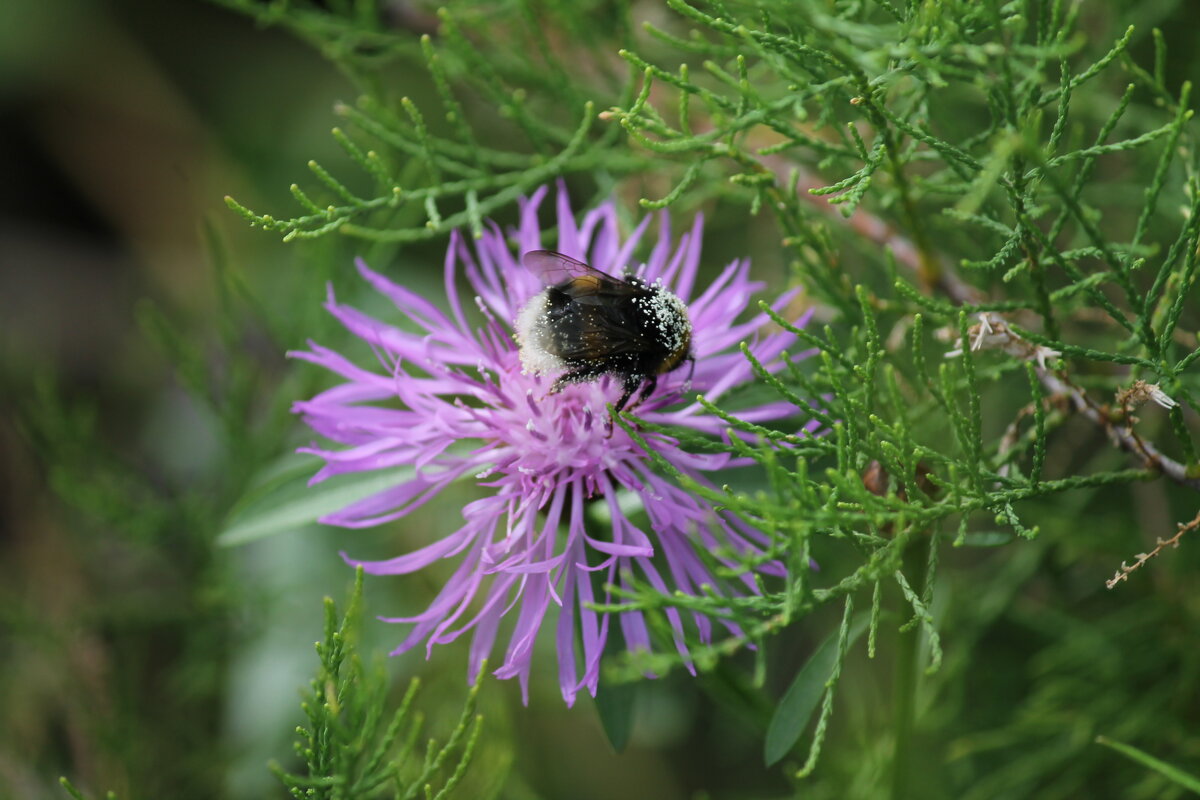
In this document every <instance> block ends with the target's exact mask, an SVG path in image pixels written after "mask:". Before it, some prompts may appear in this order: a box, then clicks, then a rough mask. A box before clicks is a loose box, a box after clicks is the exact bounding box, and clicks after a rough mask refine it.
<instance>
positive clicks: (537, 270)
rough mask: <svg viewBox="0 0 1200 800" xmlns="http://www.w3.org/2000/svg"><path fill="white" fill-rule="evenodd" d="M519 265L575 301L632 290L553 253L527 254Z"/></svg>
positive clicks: (568, 258)
mask: <svg viewBox="0 0 1200 800" xmlns="http://www.w3.org/2000/svg"><path fill="white" fill-rule="evenodd" d="M521 262H522V263H523V264H525V268H526V269H527V270H529V271H530V272H532V273H533V274H534V275H536V276H537V277H538V279H539V280H540V281H541V282H542V283H543V284H545V285H546V286H553V287H555V288H557V289H560V290H562V291H563V292H565V293H566V294H567V295H569V296H571V297H575V298H578V297H587V296H589V295H596V294H601V293H605V294H626V293H633V292H632V291H630V292H626V291H624V288H625V287H629V289H630V290H634V287H633V286H632V284H630V283H629V282H628V281H625V280H622V279H621V278H614V277H613V276H612V275H609V274H608V273H607V272H601V271H600V270H598V269H596V268H595V267H593V266H591V265H589V264H585V263H583V262H582V261H579V260H576V259H574V258H571V257H570V256H564V255H563V254H562V253H555V252H554V251H553V250H531V251H529V252H528V253H526V254H525V255H524V256H522V257H521Z"/></svg>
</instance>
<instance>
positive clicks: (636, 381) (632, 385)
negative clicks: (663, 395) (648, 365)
mask: <svg viewBox="0 0 1200 800" xmlns="http://www.w3.org/2000/svg"><path fill="white" fill-rule="evenodd" d="M639 386H641V387H644V388H643V389H642V391H641V393H639V394H638V399H637V401H636V402H635V403H634V404H633V405H631V406H630V407H629V409H630V410H631V411H632V410H633V409H635V408H637V407H638V406H639V405H641V404H642V401H643V400H645V399H646V398H647V397H649V396H650V395H651V394H652V393H653V392H654V390H655V388H657V386H658V376H657V375H650V376H648V377H645V378H643V377H641V376H640V375H638V376H633V377H629V378H626V379H625V385H624V389H625V391H624V392H622V394H621V399H620V400H618V401H617V404H616V405H615V406H613V413H615V414H620V413H621V410H622V409H623V408H625V404H626V403H628V402H629V398H631V397H633V394H634V392H636V391H637V390H638V387H639Z"/></svg>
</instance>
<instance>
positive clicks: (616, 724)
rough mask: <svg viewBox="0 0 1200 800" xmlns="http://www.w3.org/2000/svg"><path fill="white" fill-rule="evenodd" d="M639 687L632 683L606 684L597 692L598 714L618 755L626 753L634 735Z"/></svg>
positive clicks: (609, 741) (605, 732) (605, 733)
mask: <svg viewBox="0 0 1200 800" xmlns="http://www.w3.org/2000/svg"><path fill="white" fill-rule="evenodd" d="M636 701H637V686H636V684H632V683H605V684H603V685H602V686H601V687H600V690H599V691H598V692H596V712H597V714H598V715H599V717H600V725H601V726H602V727H603V728H604V735H605V736H606V737H608V743H609V744H611V745H612V748H613V750H615V751H616V752H618V753H622V752H624V751H625V747H626V745H628V744H629V735H630V734H631V733H633V711H634V706H635V704H636Z"/></svg>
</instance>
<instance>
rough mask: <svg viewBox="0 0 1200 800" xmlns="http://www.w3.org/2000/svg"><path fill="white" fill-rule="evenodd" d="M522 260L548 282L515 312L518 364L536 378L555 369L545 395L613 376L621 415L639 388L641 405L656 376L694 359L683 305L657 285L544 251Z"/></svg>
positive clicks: (526, 266)
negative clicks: (618, 387)
mask: <svg viewBox="0 0 1200 800" xmlns="http://www.w3.org/2000/svg"><path fill="white" fill-rule="evenodd" d="M521 260H522V262H523V263H524V264H525V268H526V269H528V270H529V271H530V272H532V273H533V274H535V275H537V276H538V278H539V279H540V280H541V281H542V283H543V284H544V285H545V286H546V288H545V290H543V291H542V292H540V293H539V294H537V295H535V296H534V297H533V298H532V299H531V300H530V301H529V302H528V303H527V304H526V305H525V307H524V308H523V309H521V312H520V314H519V315H518V316H517V320H516V326H515V327H516V334H517V343H518V345H519V346H520V349H521V366H522V368H523V369H524V371H525V372H528V373H533V374H535V375H543V374H547V373H554V372H561V373H562V374H561V375H559V377H558V378H557V379H555V381H554V385H553V386H551V387H550V393H551V394H554V393H556V392H559V391H562V389H563V387H564V386H567V385H569V384H572V383H587V382H588V381H594V380H597V379H598V378H600V377H601V376H603V375H613V376H615V377H617V378H619V379H620V380H621V387H622V393H621V398H620V399H619V400H617V403H616V405H614V406H613V410H614V412H616V413H620V411H621V409H623V408H625V406H626V404H627V403H628V402H629V400H630V398H632V397H633V395H634V393H635V392H637V391H638V389H639V388H642V387H644V388H642V393H641V397H640V399H639V401H638V402H641V400H644V399H646V398H647V397H649V396H650V394H651V393H653V392H654V389H655V387H656V386H658V376H659V375H663V374H665V373H667V372H670V371H672V370H674V369H677V368H678V367H679V366H680V365H682V364H683V363H684V362H685V361H686V362H689V363H693V364H694V359H693V357H692V350H691V348H692V322H691V320H690V319H689V318H688V313H687V307H686V306H684V304H683V301H682V300H680V299H679V298H678V297H676V296H675V295H674V294H672V293H671V292H670V291H668V290H667V289H666V288H665V287H663V286H662V285H661V284H659V283H647V282H645V281H643V280H641V279H640V278H636V277H632V276H629V277H626V276H622V277H620V278H614V277H613V276H612V275H608V274H606V273H604V272H601V271H600V270H598V269H595V268H594V267H591V266H588V265H587V264H584V263H583V262H582V261H576V260H575V259H573V258H570V257H569V256H564V255H563V254H562V253H554V252H551V251H550V250H533V251H531V252H528V253H526V254H525V255H524V257H523V258H522V259H521ZM635 405H636V404H635Z"/></svg>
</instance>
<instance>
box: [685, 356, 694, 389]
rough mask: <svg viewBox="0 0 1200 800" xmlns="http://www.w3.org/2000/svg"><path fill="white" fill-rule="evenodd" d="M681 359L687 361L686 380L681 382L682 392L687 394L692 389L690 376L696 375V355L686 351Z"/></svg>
mask: <svg viewBox="0 0 1200 800" xmlns="http://www.w3.org/2000/svg"><path fill="white" fill-rule="evenodd" d="M683 360H684V361H686V362H688V376H687V380H686V381H684V382H683V394H687V393H688V392H690V391H691V390H692V378H694V377H695V376H696V357H695V356H694V355H692V354H691V353H688V354H687V356H686V357H685V358H684V359H683Z"/></svg>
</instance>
